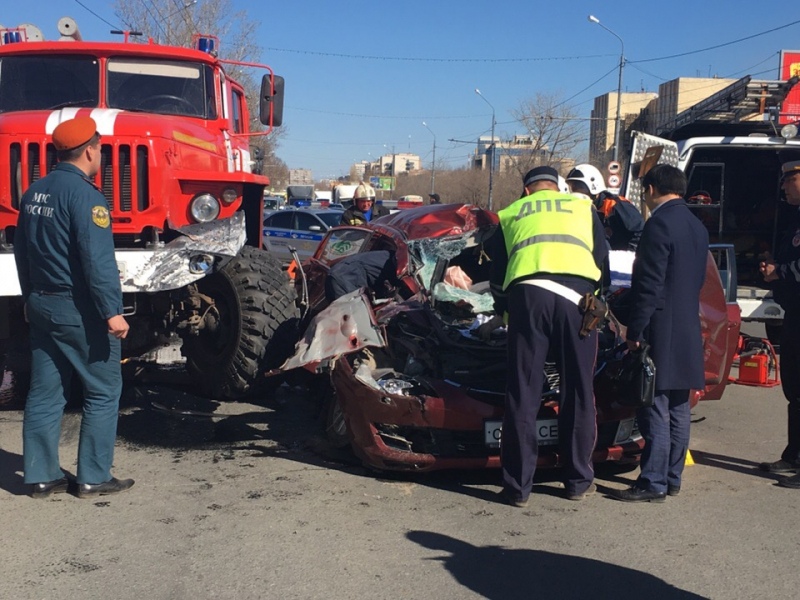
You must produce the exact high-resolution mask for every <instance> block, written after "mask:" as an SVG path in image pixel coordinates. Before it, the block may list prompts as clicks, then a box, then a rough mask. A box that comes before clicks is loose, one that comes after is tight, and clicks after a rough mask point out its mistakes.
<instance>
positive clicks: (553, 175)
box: [522, 167, 558, 187]
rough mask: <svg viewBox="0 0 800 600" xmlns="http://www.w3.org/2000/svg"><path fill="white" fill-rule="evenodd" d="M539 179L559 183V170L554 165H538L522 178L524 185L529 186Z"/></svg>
mask: <svg viewBox="0 0 800 600" xmlns="http://www.w3.org/2000/svg"><path fill="white" fill-rule="evenodd" d="M537 181H549V182H551V183H555V184H556V185H558V171H556V170H555V169H554V168H553V167H536V168H533V169H531V170H530V171H528V172H527V173H526V174H525V178H524V179H523V180H522V185H523V186H524V187H529V186H531V185H533V184H534V183H536V182H537Z"/></svg>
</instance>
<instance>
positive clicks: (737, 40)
mask: <svg viewBox="0 0 800 600" xmlns="http://www.w3.org/2000/svg"><path fill="white" fill-rule="evenodd" d="M798 23H800V19H798V20H797V21H792V22H791V23H786V24H785V25H780V26H778V27H773V28H772V29H767V30H766V31H761V32H760V33H754V34H753V35H748V36H745V37H743V38H739V39H736V40H733V41H730V42H725V43H723V44H717V45H716V46H709V47H708V48H701V49H699V50H690V51H689V52H681V53H680V54H670V55H669V56H659V57H657V58H645V59H642V60H630V61H627V62H629V63H646V62H655V61H657V60H669V59H670V58H680V57H681V56H689V55H691V54H699V53H701V52H708V51H709V50H717V49H718V48H724V47H725V46H732V45H733V44H738V43H739V42H745V41H747V40H752V39H753V38H757V37H761V36H762V35H767V34H768V33H773V32H775V31H780V30H781V29H786V28H787V27H791V26H792V25H797V24H798Z"/></svg>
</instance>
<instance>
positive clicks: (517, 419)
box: [500, 283, 597, 499]
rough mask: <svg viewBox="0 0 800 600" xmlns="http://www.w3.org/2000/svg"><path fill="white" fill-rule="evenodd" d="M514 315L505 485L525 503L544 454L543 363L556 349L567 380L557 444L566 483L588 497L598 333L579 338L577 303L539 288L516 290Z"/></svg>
mask: <svg viewBox="0 0 800 600" xmlns="http://www.w3.org/2000/svg"><path fill="white" fill-rule="evenodd" d="M508 313H509V320H508V380H507V391H506V402H505V415H504V417H503V437H502V441H501V446H500V454H501V460H502V464H503V487H504V489H505V490H506V492H507V493H509V494H511V495H513V496H514V497H517V498H521V499H525V498H527V497H528V496H529V495H530V493H531V486H532V485H533V475H534V473H535V472H536V461H537V459H538V456H539V446H538V439H537V434H536V416H537V413H538V412H539V408H540V406H541V403H542V389H543V385H544V365H545V360H546V359H547V355H548V351H549V350H551V349H552V351H553V355H554V357H555V360H556V364H557V367H558V372H559V375H560V378H561V386H560V394H561V395H560V398H559V415H558V443H559V453H560V455H561V457H562V461H563V464H564V478H565V481H564V484H565V486H566V488H567V492H568V493H570V494H577V493H582V492H584V491H586V489H587V488H588V487H589V485H590V484H591V483H592V479H594V468H593V466H592V451H593V450H594V446H595V443H596V441H597V422H596V417H597V413H596V409H595V405H594V387H593V380H594V366H595V360H596V358H597V333H596V332H593V333H592V334H590V335H589V336H587V337H586V338H583V339H581V337H580V335H579V332H580V328H581V324H582V321H583V317H582V315H581V314H580V311H579V310H578V307H577V306H576V305H575V303H573V302H570V301H569V300H567V299H565V298H563V297H561V296H559V295H557V294H555V293H553V292H551V291H549V290H545V289H542V288H539V287H536V286H534V285H528V284H524V283H523V284H517V285H514V286H512V288H511V291H510V294H509V308H508Z"/></svg>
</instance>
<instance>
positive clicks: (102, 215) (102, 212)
mask: <svg viewBox="0 0 800 600" xmlns="http://www.w3.org/2000/svg"><path fill="white" fill-rule="evenodd" d="M92 221H93V222H94V224H95V225H97V226H98V227H102V228H103V229H105V228H106V227H108V226H109V225H111V215H109V214H108V209H107V208H106V207H105V206H93V207H92Z"/></svg>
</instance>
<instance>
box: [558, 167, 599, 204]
mask: <svg viewBox="0 0 800 600" xmlns="http://www.w3.org/2000/svg"><path fill="white" fill-rule="evenodd" d="M570 181H580V182H582V183H583V184H584V185H586V187H587V188H589V193H590V194H591V195H592V196H596V195H597V194H599V193H600V192H605V191H606V182H605V180H604V179H603V175H602V174H601V173H600V171H599V170H598V168H597V167H593V166H592V165H589V164H583V165H577V166H575V167H573V169H572V170H571V171H570V172H569V173H567V183H569V182H570Z"/></svg>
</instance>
